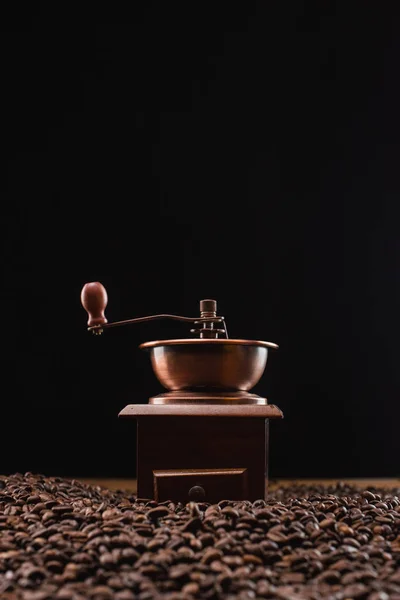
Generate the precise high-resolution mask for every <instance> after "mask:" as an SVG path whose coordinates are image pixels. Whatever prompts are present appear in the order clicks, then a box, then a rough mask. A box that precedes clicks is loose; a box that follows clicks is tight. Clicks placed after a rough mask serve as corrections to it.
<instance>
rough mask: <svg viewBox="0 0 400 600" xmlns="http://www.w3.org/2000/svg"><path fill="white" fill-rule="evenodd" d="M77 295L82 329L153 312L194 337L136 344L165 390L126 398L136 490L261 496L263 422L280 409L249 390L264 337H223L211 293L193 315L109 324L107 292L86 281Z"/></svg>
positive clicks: (202, 496)
mask: <svg viewBox="0 0 400 600" xmlns="http://www.w3.org/2000/svg"><path fill="white" fill-rule="evenodd" d="M81 301H82V304H83V306H84V308H85V309H86V311H87V312H88V314H89V320H88V330H89V331H92V332H93V333H95V334H100V333H102V331H103V330H105V329H108V328H110V327H116V326H121V325H129V324H131V323H142V322H144V321H151V320H155V319H175V320H177V321H186V322H187V323H192V324H193V325H194V329H191V333H192V334H195V335H196V336H197V337H192V338H184V339H172V340H158V341H153V342H146V343H144V344H141V346H140V348H142V349H143V350H146V351H147V352H148V353H149V354H150V359H151V364H152V367H153V370H154V373H155V375H156V377H157V378H158V380H159V381H160V383H161V384H162V385H163V386H164V387H165V388H166V392H165V393H162V394H160V395H158V396H154V397H152V398H150V399H149V402H148V403H147V404H128V405H127V406H126V407H125V408H124V409H123V410H122V411H121V412H120V415H119V416H121V417H127V418H134V419H136V421H137V480H138V481H137V485H138V497H141V498H153V499H154V500H156V501H157V502H162V501H164V500H175V501H181V502H187V501H190V500H197V501H204V502H211V503H214V502H218V501H220V500H222V499H231V500H252V501H254V500H256V499H259V498H264V497H265V494H266V486H267V467H268V423H269V419H276V418H282V416H283V415H282V412H281V410H280V409H279V408H278V407H277V406H275V405H273V404H268V402H267V399H266V398H261V397H260V396H257V395H256V394H252V393H250V390H251V389H252V388H253V387H254V385H255V384H256V383H257V382H258V381H259V380H260V378H261V376H262V374H263V372H264V369H265V366H266V363H267V357H268V351H269V349H270V348H272V349H275V348H277V347H278V346H277V345H276V344H273V343H271V342H261V341H254V340H242V339H230V338H228V332H227V328H226V324H225V320H224V317H221V316H218V315H217V303H216V301H215V300H202V301H201V302H200V316H199V317H193V318H192V317H180V316H177V315H167V314H161V315H152V316H147V317H139V318H136V319H129V320H126V321H117V322H114V323H108V322H107V319H106V318H105V316H104V310H105V308H106V305H107V292H106V290H105V288H104V287H103V286H102V285H101V283H99V282H93V283H87V284H86V285H85V286H84V287H83V289H82V294H81Z"/></svg>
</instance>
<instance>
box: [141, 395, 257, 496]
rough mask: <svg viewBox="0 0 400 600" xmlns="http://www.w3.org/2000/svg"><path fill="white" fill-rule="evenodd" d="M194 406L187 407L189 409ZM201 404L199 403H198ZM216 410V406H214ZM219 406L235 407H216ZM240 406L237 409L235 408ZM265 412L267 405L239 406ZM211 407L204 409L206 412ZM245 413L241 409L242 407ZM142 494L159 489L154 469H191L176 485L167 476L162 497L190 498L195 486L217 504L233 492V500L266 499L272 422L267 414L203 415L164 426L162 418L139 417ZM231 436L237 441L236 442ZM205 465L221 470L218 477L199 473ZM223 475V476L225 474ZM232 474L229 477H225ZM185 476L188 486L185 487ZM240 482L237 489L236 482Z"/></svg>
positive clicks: (176, 419) (175, 419)
mask: <svg viewBox="0 0 400 600" xmlns="http://www.w3.org/2000/svg"><path fill="white" fill-rule="evenodd" d="M146 408H153V409H163V408H182V407H178V406H175V407H173V406H171V407H165V406H157V405H156V406H146ZM191 408H197V407H183V409H184V411H188V412H191V411H190V409H191ZM200 408H201V407H200ZM211 408H214V407H211ZM215 408H216V409H219V410H220V409H222V408H224V409H228V410H229V411H232V410H233V408H232V407H229V406H223V405H221V406H218V407H215ZM236 408H237V407H236ZM241 408H245V409H248V408H258V409H260V410H264V409H266V408H268V407H267V406H257V407H241ZM209 410H210V407H209V406H205V407H203V411H204V413H205V415H207V412H208V411H209ZM239 412H241V411H239ZM137 431H138V436H137V441H138V453H137V457H138V461H137V471H136V473H137V478H138V496H139V497H140V498H153V497H154V496H153V494H154V490H155V481H154V470H155V469H156V470H167V471H171V470H173V471H175V472H176V471H187V470H195V471H196V473H197V475H196V477H194V478H193V477H192V476H188V475H186V476H185V477H183V476H182V480H181V481H180V482H179V485H178V483H176V484H175V485H174V482H173V478H171V477H169V478H167V479H166V480H165V481H163V482H162V483H161V482H159V484H160V485H161V487H158V492H159V494H158V501H161V502H162V501H164V500H168V499H171V500H176V501H181V502H183V501H187V499H188V492H189V489H190V488H192V487H193V485H196V483H195V481H196V480H197V481H198V483H197V485H199V486H201V487H203V488H204V490H205V491H206V496H205V500H206V501H209V502H212V503H215V502H219V501H220V500H223V499H224V498H226V495H227V494H228V492H229V494H230V496H228V497H231V498H232V499H236V500H242V499H244V498H248V499H249V500H257V499H258V498H264V494H265V474H266V464H267V456H268V455H267V432H268V422H266V420H265V418H259V419H256V418H250V419H249V418H247V417H242V418H239V417H237V418H235V419H232V418H230V417H223V416H222V415H220V416H219V417H218V418H214V416H211V417H207V416H202V417H201V418H200V419H193V417H192V416H190V417H189V416H186V417H185V416H179V417H174V416H169V417H168V427H166V423H165V418H164V417H163V416H152V417H147V416H145V417H138V430H137ZM232 440H235V443H234V444H232ZM205 469H207V470H209V469H211V470H213V471H214V472H215V473H216V472H217V471H218V472H219V475H218V476H213V477H211V479H210V477H205V476H202V475H200V473H201V471H204V470H205ZM227 469H244V470H245V471H246V477H245V480H246V486H244V483H245V482H244V481H243V480H242V478H238V479H235V478H234V479H233V480H232V477H231V476H228V472H229V471H227ZM224 473H225V474H224ZM227 478H228V479H227ZM185 480H186V487H185ZM235 483H236V487H235V485H234V484H235Z"/></svg>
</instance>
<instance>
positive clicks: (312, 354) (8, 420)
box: [0, 2, 400, 477]
mask: <svg viewBox="0 0 400 600" xmlns="http://www.w3.org/2000/svg"><path fill="white" fill-rule="evenodd" d="M9 11H11V12H8V13H7V14H5V13H3V15H2V19H1V23H2V25H1V28H2V34H1V45H2V52H1V80H2V86H1V87H2V94H1V96H2V109H1V124H2V128H1V136H0V144H1V149H2V151H3V159H2V165H3V169H4V171H3V173H4V176H3V178H2V204H1V223H2V227H1V231H2V233H1V239H2V245H3V249H2V261H1V263H2V264H1V267H2V277H1V281H2V305H3V307H2V312H1V319H2V330H1V339H2V382H3V385H2V401H1V416H2V420H1V421H2V427H1V431H2V434H1V439H2V448H3V450H2V453H1V466H0V471H2V472H4V473H11V472H14V471H22V472H24V471H26V470H30V471H35V472H41V473H45V474H57V475H67V476H115V477H117V476H125V477H129V476H132V475H134V474H135V427H134V422H127V421H122V420H119V419H118V418H117V414H118V412H119V410H120V409H121V408H123V407H124V406H125V404H127V403H131V402H137V403H143V402H145V401H146V400H147V399H148V397H149V396H151V395H154V394H156V393H159V392H161V388H160V386H159V384H158V383H157V381H156V380H155V377H154V375H153V373H152V370H151V367H150V364H149V359H148V356H146V354H145V353H143V352H142V351H140V350H138V345H139V344H140V343H141V342H143V341H147V340H151V339H160V338H169V337H185V336H186V335H187V328H186V326H185V325H184V324H179V323H172V324H171V323H168V322H156V323H152V324H146V325H138V326H136V327H131V328H122V329H115V330H110V331H108V332H106V333H105V334H104V335H103V336H102V337H100V338H97V337H94V336H91V335H89V334H88V333H87V332H86V327H85V326H86V314H85V312H84V310H83V308H82V307H81V305H80V299H79V297H80V290H81V288H82V286H83V284H84V283H85V282H87V281H96V280H98V281H101V282H102V283H103V284H104V285H105V286H106V288H107V290H108V293H109V305H108V309H107V317H108V319H109V320H110V321H111V320H118V319H123V318H131V317H134V316H142V315H146V314H153V313H158V312H171V313H176V314H185V315H190V316H192V315H193V316H194V315H196V314H197V311H198V301H199V300H200V299H202V298H207V297H211V298H216V299H217V300H218V303H219V312H220V314H223V315H224V316H225V317H226V319H227V324H228V328H229V333H230V336H231V337H242V338H249V339H264V340H270V341H274V342H276V343H278V344H279V346H280V349H279V351H278V352H276V353H272V354H271V355H270V357H269V362H268V365H267V369H266V372H265V375H264V377H263V379H262V380H261V382H260V383H259V384H258V385H257V387H256V388H255V389H254V391H255V392H256V393H259V394H263V395H267V396H268V398H269V400H270V401H271V402H274V403H276V404H278V405H279V406H280V407H281V408H282V409H283V411H284V413H285V420H284V421H282V422H274V423H272V424H271V440H270V443H271V459H270V472H271V474H272V476H275V477H351V476H353V477H355V476H371V477H379V476H382V477H383V476H397V475H398V474H399V466H398V465H399V462H398V457H399V450H400V436H399V435H398V431H399V425H398V423H399V417H400V408H399V391H400V385H399V384H400V375H399V359H400V352H399V345H398V331H399V327H398V325H399V281H400V279H399V273H400V245H399V239H400V238H399V213H400V207H399V191H400V190H399V187H400V186H399V164H400V162H399V159H400V155H399V154H400V153H399V141H400V118H399V114H400V110H399V107H400V94H399V91H400V89H399V60H400V43H399V39H400V38H399V35H398V31H399V25H400V23H399V18H398V16H399V15H398V11H397V9H396V3H375V2H370V3H368V2H338V3H334V2H305V3H303V2H294V3H290V2H258V3H253V2H241V3H237V4H235V3H230V2H229V3H228V2H226V3H225V2H220V3H219V2H209V3H207V2H202V3H199V2H197V3H191V2H182V3H180V2H160V3H152V2H133V3H130V2H126V3H110V2H109V3H104V4H102V3H93V4H91V3H85V2H82V3H80V4H78V3H76V4H75V5H74V4H73V3H72V4H70V3H67V4H65V3H56V2H53V3H48V4H40V5H39V4H38V3H35V4H33V3H32V4H30V5H27V6H26V7H24V8H22V7H21V5H14V8H13V9H9ZM155 443H156V441H155ZM233 443H234V441H233Z"/></svg>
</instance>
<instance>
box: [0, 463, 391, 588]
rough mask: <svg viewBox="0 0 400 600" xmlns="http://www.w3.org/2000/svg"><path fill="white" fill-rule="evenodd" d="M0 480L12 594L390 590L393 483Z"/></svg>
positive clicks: (2, 545) (2, 558)
mask: <svg viewBox="0 0 400 600" xmlns="http://www.w3.org/2000/svg"><path fill="white" fill-rule="evenodd" d="M0 482H3V483H4V486H0V488H1V489H0V581H2V583H1V586H2V587H1V591H0V594H1V593H2V594H3V595H4V593H5V594H8V595H9V594H14V596H15V594H18V596H16V600H17V598H18V600H19V599H20V598H21V600H22V598H23V599H24V600H27V599H28V600H45V599H46V600H47V598H49V600H50V599H53V598H56V599H58V600H63V599H64V600H67V599H68V600H85V599H86V598H88V599H89V600H107V599H109V598H111V597H112V598H116V600H132V599H133V598H138V599H139V600H146V599H147V600H150V599H151V600H153V599H154V598H161V597H162V596H165V597H167V598H169V599H170V600H171V599H172V600H173V599H174V598H175V599H178V598H179V599H180V600H183V599H189V598H190V599H191V600H193V598H195V597H201V598H210V600H217V599H218V598H221V597H226V598H227V599H228V600H229V599H232V600H233V599H234V598H235V599H239V600H241V599H242V598H243V599H244V598H258V597H260V598H270V599H272V598H282V599H283V598H292V597H293V598H294V597H296V598H298V599H299V600H300V599H301V600H303V599H304V600H305V599H309V600H317V599H319V598H323V597H327V598H328V597H332V598H336V599H337V600H346V598H360V599H361V600H362V599H363V598H365V599H367V600H388V599H389V598H390V599H392V598H393V600H400V575H399V574H398V573H399V571H398V567H399V564H400V501H399V492H400V490H399V489H397V488H396V489H393V490H390V491H389V490H386V491H382V490H379V489H376V488H370V489H368V490H361V491H360V490H359V489H357V488H355V487H351V486H349V485H348V484H346V483H338V484H335V485H332V486H329V487H326V486H325V487H324V486H319V485H309V486H304V485H300V484H298V485H293V486H290V487H284V486H282V488H279V489H277V490H276V491H275V492H274V493H273V494H270V496H269V497H268V499H267V500H266V501H264V500H258V501H256V502H253V503H251V502H248V501H240V502H235V501H232V500H228V499H227V500H223V501H221V502H220V503H219V504H217V505H208V504H206V503H204V502H202V503H197V502H190V503H188V504H187V505H183V504H181V503H172V502H169V501H167V502H164V503H162V504H157V502H155V501H154V500H151V499H147V500H146V499H141V500H137V499H136V498H134V497H133V496H132V495H131V494H127V493H124V492H123V491H117V492H113V491H110V490H105V489H103V488H100V487H90V486H86V485H85V484H82V483H80V482H77V481H68V480H65V479H62V478H48V477H44V476H40V475H33V474H26V475H24V476H21V475H18V474H16V475H14V476H10V477H3V478H1V479H0ZM2 578H3V579H2ZM7 600H8V598H7ZM13 600H14V597H13Z"/></svg>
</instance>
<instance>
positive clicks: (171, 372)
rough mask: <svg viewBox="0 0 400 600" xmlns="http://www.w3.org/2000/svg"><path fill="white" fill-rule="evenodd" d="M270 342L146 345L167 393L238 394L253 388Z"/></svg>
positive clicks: (193, 341)
mask: <svg viewBox="0 0 400 600" xmlns="http://www.w3.org/2000/svg"><path fill="white" fill-rule="evenodd" d="M277 347H278V346H277V345H276V344H272V343H271V342H260V341H253V340H233V339H200V338H198V339H180V340H179V339H178V340H161V341H156V342H146V343H145V344H141V346H140V348H142V349H146V350H149V351H150V354H151V364H152V367H153V370H154V373H155V375H156V377H157V379H158V380H159V382H160V383H161V384H162V385H163V386H164V387H165V388H167V389H168V390H174V391H178V390H202V389H203V390H204V389H205V388H207V389H210V390H242V391H248V390H250V389H251V388H252V387H254V386H255V385H256V383H257V382H258V381H259V380H260V378H261V376H262V374H263V373H264V370H265V366H266V364H267V358H268V349H269V348H277Z"/></svg>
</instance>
